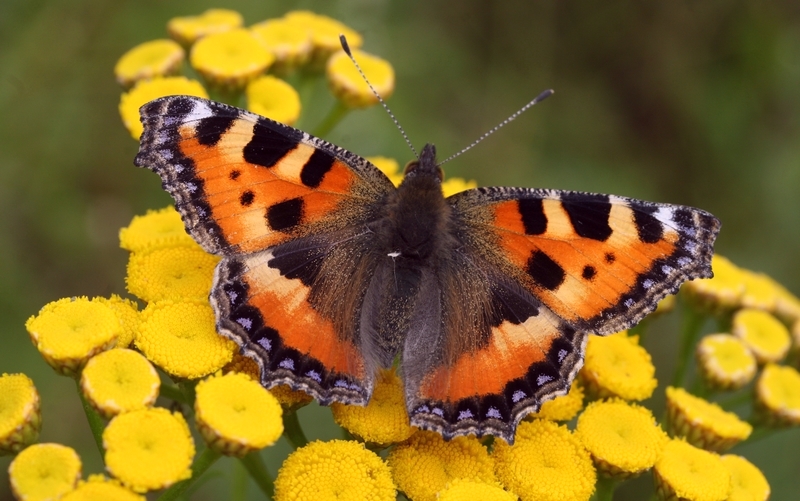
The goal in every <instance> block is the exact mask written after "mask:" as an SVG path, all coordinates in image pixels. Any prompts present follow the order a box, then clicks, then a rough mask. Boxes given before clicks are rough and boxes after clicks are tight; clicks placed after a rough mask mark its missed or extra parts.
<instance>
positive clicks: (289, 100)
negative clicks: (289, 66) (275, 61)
mask: <svg viewBox="0 0 800 501" xmlns="http://www.w3.org/2000/svg"><path fill="white" fill-rule="evenodd" d="M245 95H246V96H247V109H248V110H250V111H252V112H253V113H256V114H258V115H261V116H265V117H267V118H271V119H273V120H275V121H276V122H281V123H284V124H286V125H292V124H293V123H295V122H296V121H297V119H298V117H300V96H299V95H298V94H297V91H296V90H294V87H292V86H291V85H289V84H288V83H286V82H285V81H283V80H281V79H280V78H275V77H273V76H270V75H264V76H260V77H258V78H256V79H255V80H253V81H252V82H250V83H249V84H247V89H246V90H245Z"/></svg>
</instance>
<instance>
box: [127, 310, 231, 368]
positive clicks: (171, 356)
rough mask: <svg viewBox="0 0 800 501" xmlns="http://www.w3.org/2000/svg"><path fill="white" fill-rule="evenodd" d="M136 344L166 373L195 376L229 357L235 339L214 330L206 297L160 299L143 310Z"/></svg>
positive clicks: (221, 365) (222, 362)
mask: <svg viewBox="0 0 800 501" xmlns="http://www.w3.org/2000/svg"><path fill="white" fill-rule="evenodd" d="M135 343H136V347H137V348H139V350H141V352H142V353H144V355H145V356H146V357H147V358H148V359H149V360H150V361H151V362H153V363H154V364H156V365H158V366H159V367H161V368H162V369H164V370H165V371H166V372H167V373H168V374H171V375H173V376H178V377H182V378H188V379H196V378H200V377H203V376H207V375H208V374H211V373H213V372H216V371H218V370H219V369H221V368H222V367H224V366H225V364H227V363H228V362H230V361H231V358H232V357H233V352H234V350H236V348H237V347H236V343H234V342H233V341H231V340H229V339H226V338H224V337H222V336H220V335H219V334H217V331H216V328H215V320H214V312H213V311H212V310H211V306H210V305H209V304H208V302H207V301H181V302H173V301H170V300H166V301H159V302H157V303H151V304H149V305H147V308H145V309H144V310H143V311H142V324H141V326H140V328H139V333H138V334H137V336H136V341H135Z"/></svg>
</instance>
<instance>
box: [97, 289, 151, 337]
mask: <svg viewBox="0 0 800 501" xmlns="http://www.w3.org/2000/svg"><path fill="white" fill-rule="evenodd" d="M92 301H93V302H98V303H102V304H104V305H106V306H108V307H109V308H111V311H113V312H114V314H115V315H116V316H117V318H118V319H119V323H120V327H122V330H121V331H120V333H119V336H117V343H116V344H115V345H114V346H116V347H117V348H127V347H128V346H130V344H131V343H132V342H133V338H134V337H135V336H136V331H137V330H138V329H139V322H140V319H139V307H138V306H137V305H136V303H135V302H133V301H131V300H130V299H124V298H121V297H119V296H118V295H116V294H111V297H110V298H105V297H95V298H92Z"/></svg>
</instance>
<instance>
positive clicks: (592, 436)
mask: <svg viewBox="0 0 800 501" xmlns="http://www.w3.org/2000/svg"><path fill="white" fill-rule="evenodd" d="M575 436H577V437H578V439H580V441H581V442H583V445H584V446H585V447H586V449H588V451H589V453H590V454H591V455H592V459H594V464H595V466H597V469H598V470H599V471H600V473H602V474H604V475H606V476H608V477H611V478H617V479H623V478H628V477H632V476H636V475H639V474H640V473H642V472H644V471H645V470H648V469H650V468H652V467H653V465H654V464H655V463H656V460H657V459H658V458H659V456H660V455H661V451H662V450H663V448H664V446H665V445H666V443H667V440H668V439H667V434H666V433H664V431H663V430H662V429H661V427H659V425H658V423H657V422H656V419H655V418H654V417H653V414H652V413H651V412H650V410H649V409H646V408H644V407H641V406H638V405H635V404H628V403H626V402H625V401H624V400H611V401H606V402H602V401H597V402H593V403H591V404H589V406H588V407H586V410H585V411H583V413H581V416H580V417H579V418H578V426H577V428H576V429H575Z"/></svg>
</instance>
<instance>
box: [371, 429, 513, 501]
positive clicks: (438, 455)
mask: <svg viewBox="0 0 800 501" xmlns="http://www.w3.org/2000/svg"><path fill="white" fill-rule="evenodd" d="M386 461H387V463H389V466H390V467H391V469H392V475H393V477H394V481H395V483H396V484H397V488H398V489H400V490H401V491H403V492H404V493H405V494H406V496H408V498H409V499H413V500H414V501H434V500H435V499H436V495H437V493H438V492H439V491H441V490H442V489H444V488H445V487H446V486H447V484H448V483H450V482H452V481H453V480H455V479H459V478H460V479H466V480H475V481H479V482H488V483H493V482H496V481H497V479H496V477H495V475H494V461H492V458H491V457H490V456H489V453H488V452H487V451H486V448H485V447H484V446H483V445H482V444H481V443H480V442H479V441H478V440H477V439H476V438H475V437H456V438H454V439H453V440H450V441H449V442H445V440H444V439H443V438H442V436H441V435H439V434H438V433H434V432H430V431H417V432H416V433H414V434H413V435H412V436H411V438H409V439H408V440H407V441H405V442H404V443H402V444H399V445H397V446H395V447H394V449H392V451H391V452H390V453H389V456H388V457H387V458H386Z"/></svg>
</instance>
